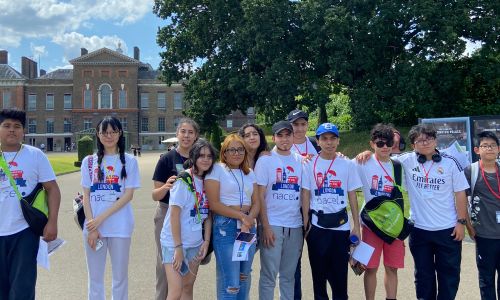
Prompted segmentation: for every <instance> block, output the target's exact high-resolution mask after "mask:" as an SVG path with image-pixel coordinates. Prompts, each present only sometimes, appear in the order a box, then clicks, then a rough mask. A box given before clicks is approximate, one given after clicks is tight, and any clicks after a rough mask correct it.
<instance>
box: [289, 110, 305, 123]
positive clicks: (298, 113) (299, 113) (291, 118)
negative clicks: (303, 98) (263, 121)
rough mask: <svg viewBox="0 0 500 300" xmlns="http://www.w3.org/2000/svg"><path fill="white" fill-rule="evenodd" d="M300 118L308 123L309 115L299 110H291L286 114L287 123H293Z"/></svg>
mask: <svg viewBox="0 0 500 300" xmlns="http://www.w3.org/2000/svg"><path fill="white" fill-rule="evenodd" d="M300 118H303V119H306V121H309V115H308V114H307V113H306V112H304V111H302V110H300V109H294V110H292V111H291V112H290V113H289V114H288V116H287V117H286V119H287V120H288V122H294V121H295V120H297V119H300Z"/></svg>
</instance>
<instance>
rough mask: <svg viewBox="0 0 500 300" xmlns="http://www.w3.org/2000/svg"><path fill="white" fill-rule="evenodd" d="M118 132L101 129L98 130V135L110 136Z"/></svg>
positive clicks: (118, 132)
mask: <svg viewBox="0 0 500 300" xmlns="http://www.w3.org/2000/svg"><path fill="white" fill-rule="evenodd" d="M119 134H120V131H101V132H99V135H100V136H111V137H115V136H117V135H119Z"/></svg>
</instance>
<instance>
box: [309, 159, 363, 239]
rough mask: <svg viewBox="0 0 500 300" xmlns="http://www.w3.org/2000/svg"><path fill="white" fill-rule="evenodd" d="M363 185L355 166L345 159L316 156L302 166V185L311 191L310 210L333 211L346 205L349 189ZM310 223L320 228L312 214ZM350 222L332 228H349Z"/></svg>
mask: <svg viewBox="0 0 500 300" xmlns="http://www.w3.org/2000/svg"><path fill="white" fill-rule="evenodd" d="M361 186H362V183H361V179H360V178H359V175H358V172H357V171H356V166H355V165H354V163H353V162H352V161H350V160H348V159H345V158H342V157H338V156H337V157H336V158H335V160H334V161H333V163H332V161H331V160H326V159H323V158H322V157H321V156H317V157H315V158H313V159H312V160H310V161H309V162H308V163H307V165H306V166H305V172H304V185H303V188H304V189H306V190H309V191H310V209H314V210H315V211H320V210H322V211H323V212H324V213H335V212H339V211H341V210H342V209H344V208H346V207H347V203H348V201H349V197H348V194H347V193H348V192H352V191H354V190H356V189H358V188H360V187H361ZM311 223H312V224H313V225H315V226H317V227H319V228H323V227H321V226H319V225H318V217H317V216H316V215H314V214H313V215H312V218H311ZM350 228H351V226H350V223H349V221H348V222H346V223H345V224H343V225H341V226H339V227H337V228H326V229H331V230H350Z"/></svg>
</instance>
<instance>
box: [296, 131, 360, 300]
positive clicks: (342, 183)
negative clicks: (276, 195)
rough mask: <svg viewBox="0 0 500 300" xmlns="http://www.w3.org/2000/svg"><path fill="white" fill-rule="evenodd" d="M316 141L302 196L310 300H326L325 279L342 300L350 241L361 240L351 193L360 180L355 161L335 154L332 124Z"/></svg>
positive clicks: (336, 138)
mask: <svg viewBox="0 0 500 300" xmlns="http://www.w3.org/2000/svg"><path fill="white" fill-rule="evenodd" d="M316 138H317V140H318V144H319V146H320V147H321V152H320V153H319V155H317V156H316V157H314V158H313V159H312V160H310V161H309V162H308V163H307V165H306V166H305V169H304V177H303V179H302V193H301V197H302V203H303V206H302V213H303V218H304V228H305V229H306V241H307V249H308V251H309V263H310V264H311V271H312V272H311V273H312V277H313V290H314V298H315V299H328V294H327V289H326V283H327V281H328V283H329V284H330V287H331V289H332V297H333V299H347V298H348V296H347V269H348V268H347V267H348V261H349V246H350V243H349V237H350V236H352V235H355V236H357V237H359V236H360V235H359V233H360V227H359V214H358V201H357V198H356V189H358V188H360V187H361V186H362V182H361V179H360V178H359V175H358V173H357V172H356V167H355V165H354V163H353V162H352V161H350V160H349V159H347V158H345V157H340V156H338V155H337V153H336V150H337V146H338V145H339V142H340V139H339V131H338V129H337V126H335V125H333V124H331V123H323V124H321V125H320V126H319V127H318V129H317V130H316ZM347 201H349V206H350V208H351V212H352V223H353V224H352V225H353V226H352V228H351V224H350V220H349V217H348V213H347Z"/></svg>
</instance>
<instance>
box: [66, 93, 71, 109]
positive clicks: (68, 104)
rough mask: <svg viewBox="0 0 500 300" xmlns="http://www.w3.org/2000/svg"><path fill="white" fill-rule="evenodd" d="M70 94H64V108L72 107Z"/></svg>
mask: <svg viewBox="0 0 500 300" xmlns="http://www.w3.org/2000/svg"><path fill="white" fill-rule="evenodd" d="M72 102H73V101H72V97H71V94H64V109H71V108H72V107H73V103H72Z"/></svg>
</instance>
